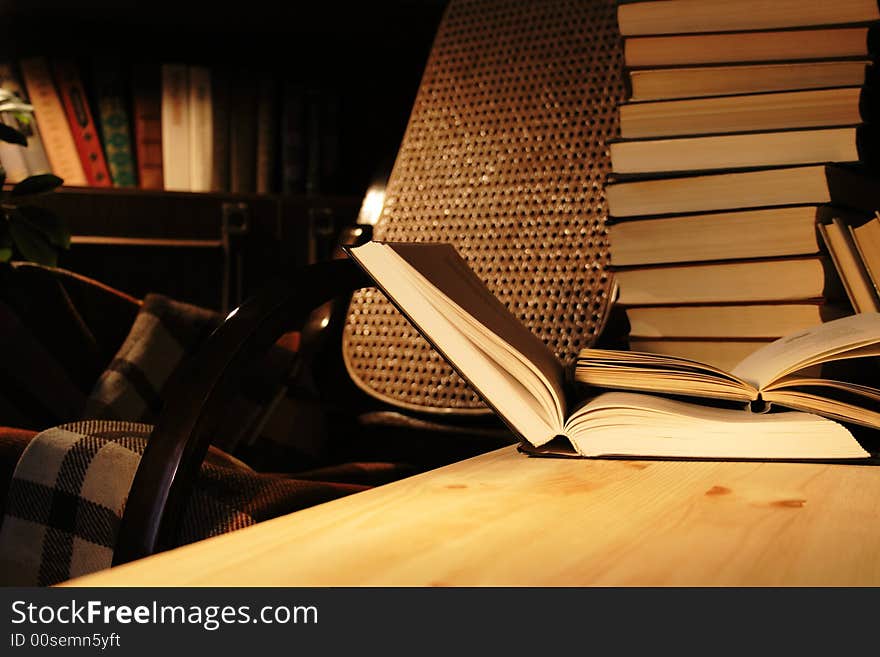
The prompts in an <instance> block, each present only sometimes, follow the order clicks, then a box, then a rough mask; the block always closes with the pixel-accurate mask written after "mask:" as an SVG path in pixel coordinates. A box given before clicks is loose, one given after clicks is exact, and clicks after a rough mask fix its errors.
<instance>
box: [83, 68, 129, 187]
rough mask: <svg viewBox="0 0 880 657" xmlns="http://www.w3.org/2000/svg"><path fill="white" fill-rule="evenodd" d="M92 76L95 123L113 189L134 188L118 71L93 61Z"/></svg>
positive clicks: (122, 91) (127, 126) (122, 89)
mask: <svg viewBox="0 0 880 657" xmlns="http://www.w3.org/2000/svg"><path fill="white" fill-rule="evenodd" d="M92 73H93V80H94V83H95V97H96V101H97V102H96V106H97V113H98V124H99V125H100V127H101V136H102V138H103V143H104V152H105V153H106V158H107V166H108V168H109V169H110V177H111V179H112V181H113V186H114V187H136V186H137V176H136V174H135V166H134V152H133V149H132V145H131V130H130V128H129V125H130V124H129V115H128V108H127V107H126V103H125V92H124V85H123V82H122V71H121V70H120V69H119V68H118V67H117V66H113V65H110V64H109V63H106V62H95V64H94V66H93V69H92Z"/></svg>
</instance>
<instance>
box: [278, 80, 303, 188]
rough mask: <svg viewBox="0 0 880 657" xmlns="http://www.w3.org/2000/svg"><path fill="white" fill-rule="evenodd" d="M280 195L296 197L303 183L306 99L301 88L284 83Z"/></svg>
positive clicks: (288, 82) (290, 83)
mask: <svg viewBox="0 0 880 657" xmlns="http://www.w3.org/2000/svg"><path fill="white" fill-rule="evenodd" d="M280 159H281V191H282V192H284V193H288V194H290V193H299V192H302V191H303V190H304V189H305V180H306V96H305V90H304V89H303V87H302V86H301V85H299V84H297V83H295V82H293V81H291V80H286V81H285V82H284V86H283V91H282V99H281V158H280Z"/></svg>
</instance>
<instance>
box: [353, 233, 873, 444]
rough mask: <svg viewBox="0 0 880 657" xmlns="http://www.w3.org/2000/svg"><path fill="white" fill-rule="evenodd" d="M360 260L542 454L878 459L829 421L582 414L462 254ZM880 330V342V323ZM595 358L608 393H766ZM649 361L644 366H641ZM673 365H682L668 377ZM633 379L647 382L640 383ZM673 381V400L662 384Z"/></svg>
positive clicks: (664, 410) (395, 253) (359, 250)
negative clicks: (559, 448) (554, 447)
mask: <svg viewBox="0 0 880 657" xmlns="http://www.w3.org/2000/svg"><path fill="white" fill-rule="evenodd" d="M349 254H350V255H351V257H352V258H353V259H354V261H355V262H357V263H358V264H359V265H360V266H361V267H362V268H363V269H364V271H366V273H367V274H368V275H369V276H370V277H371V278H372V279H373V280H374V281H375V282H376V285H377V286H378V287H379V288H380V289H381V290H382V291H383V292H384V293H385V295H386V296H387V297H388V298H389V299H390V300H391V302H392V303H393V304H394V305H395V306H396V307H397V308H398V309H399V310H400V311H401V312H402V313H403V314H404V316H406V317H407V319H409V321H410V322H412V324H413V325H414V326H415V327H416V329H417V330H418V331H419V332H420V333H421V334H422V335H423V336H424V337H425V338H426V339H427V340H428V342H430V343H431V344H432V345H433V346H434V347H435V348H436V349H437V350H438V351H439V352H440V353H441V354H442V355H443V357H444V358H445V359H446V360H447V361H448V362H449V363H450V365H452V366H453V368H455V370H456V371H457V372H458V373H459V374H460V375H461V376H462V377H463V378H464V379H465V380H467V381H468V383H470V384H471V386H472V387H473V388H474V389H475V390H476V392H477V394H479V395H480V397H481V398H482V399H483V401H485V403H486V404H487V405H488V406H490V407H491V408H492V409H493V410H494V411H495V412H496V413H497V414H498V415H499V417H501V419H502V420H504V421H505V423H506V424H507V425H508V426H509V427H510V428H511V429H512V430H513V431H514V432H515V433H516V434H517V435H518V436H519V437H521V438H522V439H523V440H524V441H525V442H526V443H527V444H528V445H530V446H532V447H534V448H539V447H541V446H545V445H547V444H548V443H551V441H553V442H558V439H560V437H562V438H564V439H565V440H567V441H568V442H569V443H570V444H571V446H572V447H573V448H574V450H575V452H577V454H580V455H582V456H650V457H673V458H741V459H828V460H831V459H834V460H836V459H857V458H864V457H868V456H870V455H869V453H868V452H866V451H865V450H864V449H863V448H862V447H861V446H860V445H859V443H858V441H856V440H855V438H853V436H852V434H851V433H850V432H849V431H848V430H847V429H846V428H845V427H844V426H843V425H841V424H838V423H837V422H835V421H833V420H830V419H827V418H825V417H821V416H820V415H817V414H811V413H805V412H800V411H787V412H779V413H771V414H754V413H749V412H746V411H744V410H740V409H738V408H735V409H731V408H715V407H711V406H708V405H705V404H696V403H687V402H682V401H678V400H673V399H667V398H664V397H661V396H657V395H652V394H639V393H633V392H608V393H604V394H600V395H598V396H596V397H594V398H592V399H589V400H586V401H584V400H580V402H579V403H576V402H577V400H575V399H571V398H569V396H568V395H567V393H566V385H565V380H566V378H565V374H566V372H565V367H564V366H563V364H562V363H561V362H560V361H559V360H558V359H557V358H556V356H555V355H554V354H553V353H552V352H551V351H550V349H549V348H548V347H547V346H546V345H545V344H544V343H543V342H542V341H541V340H540V339H539V338H537V337H536V336H535V335H533V334H532V333H531V332H530V331H529V330H528V328H526V327H525V326H524V325H523V324H521V323H520V322H519V321H518V320H517V319H516V318H515V317H514V316H513V315H512V314H511V313H510V312H509V311H508V310H507V308H506V307H505V306H504V305H503V304H502V303H501V302H500V301H499V300H498V299H497V298H496V297H494V296H493V295H492V293H491V292H489V290H488V289H487V288H486V287H485V285H484V284H483V283H482V281H480V279H479V278H477V276H476V275H475V274H474V273H473V271H472V270H471V269H470V268H469V267H468V266H467V264H466V263H465V262H464V261H463V260H462V259H461V257H460V256H459V255H458V253H457V252H456V251H455V249H454V248H453V247H452V246H450V245H448V244H390V243H388V244H383V243H378V242H369V243H367V244H364V245H363V246H360V247H356V248H352V249H350V250H349ZM874 322H875V324H874V327H875V333H876V335H875V337H876V338H877V340H878V341H880V317H875V318H874ZM868 323H870V320H865V324H866V325H867V324H868ZM825 326H831V323H829V324H826V325H825ZM865 331H866V332H867V329H865ZM831 335H833V336H835V337H834V338H833V339H834V340H836V342H835V343H834V344H837V343H843V342H846V340H845V339H844V338H843V337H842V336H839V335H838V334H836V333H834V332H833V330H832V332H831ZM829 339H831V338H830V337H829ZM805 342H806V341H799V340H795V341H794V342H793V343H792V344H794V343H798V344H799V345H804V346H803V347H793V348H794V349H798V351H799V353H800V352H801V351H804V352H806V351H810V350H811V347H809V346H807V345H806V344H805ZM810 344H812V342H810ZM860 346H865V345H864V344H861V345H860ZM768 349H769V347H768ZM590 353H591V350H587V351H585V352H584V354H583V355H582V357H581V358H580V359H579V361H578V366H579V369H578V372H579V378H581V377H584V376H587V378H589V379H591V380H590V383H597V382H596V381H593V380H592V375H593V374H598V373H600V372H605V373H606V375H607V377H608V378H606V379H604V380H603V382H601V383H597V384H598V385H607V386H610V387H619V388H634V389H645V390H650V391H652V392H664V393H665V392H673V393H678V394H683V390H684V389H685V387H686V386H685V383H683V382H684V381H691V379H693V380H694V381H699V385H697V384H694V385H693V386H691V387H688V388H687V390H688V392H687V393H685V394H697V395H703V396H707V397H717V398H719V399H724V400H736V401H741V402H750V401H752V400H754V399H757V398H758V397H759V395H758V393H757V391H758V389H759V388H760V386H759V385H755V384H754V383H749V382H747V381H745V380H743V379H741V378H738V377H736V376H732V375H729V374H724V373H723V372H720V371H719V370H715V369H713V368H710V367H706V366H700V365H699V364H697V363H689V364H687V365H685V363H684V362H683V361H675V359H668V358H666V357H662V356H655V358H656V359H657V360H656V361H653V362H652V364H649V365H646V366H644V367H641V366H639V365H638V364H632V363H630V362H629V361H627V357H628V356H631V355H633V354H632V353H631V352H610V351H598V350H597V351H596V353H597V354H599V355H601V356H602V357H603V358H605V359H606V361H607V363H608V365H607V367H605V368H604V369H603V368H596V369H591V370H590V371H591V372H592V374H590V375H585V374H584V372H585V371H586V370H585V369H584V365H585V363H589V362H591V361H590V357H589V354H590ZM644 357H646V356H645V355H643V354H638V355H636V359H637V361H638V359H640V358H644ZM615 358H617V360H614V359H615ZM800 360H803V358H801V359H800ZM638 362H641V361H638ZM667 362H672V363H673V365H670V366H669V367H667V368H666V369H665V370H664V369H662V368H660V367H659V364H660V363H664V364H665V363H667ZM627 363H629V365H627ZM630 365H631V367H630ZM630 371H631V372H633V373H636V374H639V375H641V376H640V377H633V378H632V379H630V378H629V377H628V373H629V372H630ZM667 371H668V373H669V376H668V377H667V379H668V380H669V381H671V382H672V384H671V385H673V388H674V389H671V390H670V389H667V388H666V381H665V380H664V381H662V382H661V381H660V377H659V376H658V373H660V372H667ZM603 376H604V375H603ZM652 377H656V378H652ZM719 381H720V382H721V383H719ZM621 382H622V383H623V385H620V384H621ZM655 384H656V385H655ZM700 386H702V387H700ZM694 390H696V391H697V392H694ZM762 394H764V393H762ZM875 394H877V395H880V393H875ZM764 398H765V399H767V397H766V395H765V397H764ZM780 403H782V402H780ZM835 408H836V407H835ZM823 412H824V411H823ZM834 415H835V416H836V417H844V418H846V417H847V416H846V415H845V414H842V413H836V414H834ZM865 418H867V419H865ZM875 418H876V420H877V422H876V426H880V414H871V415H866V416H865V417H864V418H862V417H861V416H860V420H864V421H865V422H869V423H870V422H874V420H875ZM555 439H556V440H555Z"/></svg>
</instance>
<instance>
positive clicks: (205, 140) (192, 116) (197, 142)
mask: <svg viewBox="0 0 880 657" xmlns="http://www.w3.org/2000/svg"><path fill="white" fill-rule="evenodd" d="M188 75H189V167H190V173H189V175H190V189H191V190H192V191H194V192H207V191H209V190H210V189H211V176H212V173H213V167H212V165H211V162H212V160H213V159H214V153H213V141H212V140H213V136H214V118H213V111H212V109H211V71H210V70H208V69H207V68H205V67H203V66H190V67H189V70H188Z"/></svg>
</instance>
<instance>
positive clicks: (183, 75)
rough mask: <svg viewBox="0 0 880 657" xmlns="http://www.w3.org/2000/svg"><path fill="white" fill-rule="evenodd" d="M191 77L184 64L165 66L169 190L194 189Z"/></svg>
mask: <svg viewBox="0 0 880 657" xmlns="http://www.w3.org/2000/svg"><path fill="white" fill-rule="evenodd" d="M187 77H188V76H187V68H186V66H184V65H180V64H163V65H162V171H163V175H164V179H165V189H167V190H176V191H189V190H190V153H189V151H190V148H189V144H190V134H189V82H188V80H187Z"/></svg>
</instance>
